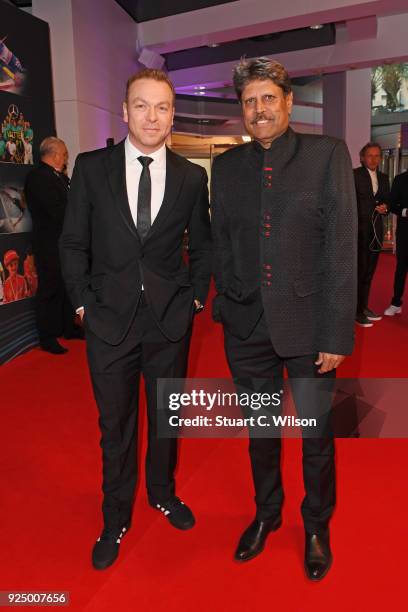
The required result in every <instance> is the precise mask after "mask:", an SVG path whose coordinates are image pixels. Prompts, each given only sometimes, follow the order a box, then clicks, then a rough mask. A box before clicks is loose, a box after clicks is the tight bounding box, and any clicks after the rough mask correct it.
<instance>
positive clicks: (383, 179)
mask: <svg viewBox="0 0 408 612" xmlns="http://www.w3.org/2000/svg"><path fill="white" fill-rule="evenodd" d="M353 172H354V183H355V186H356V195H357V211H358V234H359V242H360V243H362V242H363V243H366V242H367V241H368V242H370V241H371V240H372V238H373V235H374V231H373V225H372V220H373V213H374V211H375V207H376V206H377V205H378V204H387V206H389V202H390V182H389V180H388V176H387V175H386V174H384V173H383V172H380V171H379V170H377V180H378V191H377V193H376V194H373V186H372V182H371V177H370V173H369V171H368V170H367V168H365V167H364V166H360V167H359V168H355V169H354V171H353ZM382 216H383V215H377V216H376V219H375V229H376V233H377V236H378V237H379V238H381V239H382V236H383V222H382Z"/></svg>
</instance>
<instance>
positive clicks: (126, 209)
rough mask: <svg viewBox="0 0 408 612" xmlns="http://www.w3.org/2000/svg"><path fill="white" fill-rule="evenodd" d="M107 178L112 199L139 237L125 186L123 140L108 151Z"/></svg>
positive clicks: (129, 226)
mask: <svg viewBox="0 0 408 612" xmlns="http://www.w3.org/2000/svg"><path fill="white" fill-rule="evenodd" d="M106 166H107V171H108V180H109V184H110V187H111V190H112V194H113V199H114V202H115V204H116V206H117V207H118V211H119V214H120V216H121V217H122V219H123V221H124V222H125V223H126V225H127V226H128V228H129V230H130V231H131V232H132V234H134V235H135V236H136V237H137V238H139V236H138V233H137V230H136V226H135V223H134V221H133V217H132V213H131V211H130V206H129V200H128V196H127V188H126V160H125V141H124V140H123V141H122V142H120V143H119V144H117V145H116V146H115V147H112V149H110V150H109V152H108V157H107V161H106Z"/></svg>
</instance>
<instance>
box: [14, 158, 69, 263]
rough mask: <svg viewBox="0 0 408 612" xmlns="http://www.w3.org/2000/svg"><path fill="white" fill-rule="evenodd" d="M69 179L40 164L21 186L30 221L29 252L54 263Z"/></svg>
mask: <svg viewBox="0 0 408 612" xmlns="http://www.w3.org/2000/svg"><path fill="white" fill-rule="evenodd" d="M68 185H69V179H68V178H67V177H66V176H65V175H64V174H62V173H60V172H57V171H56V170H54V168H52V167H51V166H49V165H48V164H45V163H43V162H41V163H40V164H39V165H38V167H36V168H34V169H33V170H31V172H30V173H29V174H28V175H27V179H26V183H25V188H24V191H25V196H26V200H27V206H28V209H29V211H30V213H31V217H32V221H33V236H32V241H33V250H34V253H35V254H36V255H37V256H41V255H43V256H44V257H47V258H49V261H50V263H52V261H53V260H54V259H55V258H57V259H58V240H59V238H60V236H61V232H62V227H63V223H64V215H65V209H66V205H67V198H68Z"/></svg>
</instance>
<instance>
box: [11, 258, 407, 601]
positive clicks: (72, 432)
mask: <svg viewBox="0 0 408 612" xmlns="http://www.w3.org/2000/svg"><path fill="white" fill-rule="evenodd" d="M393 271H394V259H393V257H392V256H391V255H383V256H382V257H381V261H380V266H379V270H378V273H377V276H376V278H375V286H374V289H373V299H372V303H371V307H372V308H373V309H376V310H379V311H380V312H381V311H383V310H384V308H385V307H386V306H387V305H388V304H389V300H390V298H391V290H392V278H393ZM407 304H408V302H407ZM67 346H68V347H69V349H70V351H69V353H68V354H67V355H65V356H62V357H55V358H51V357H49V356H47V355H46V354H45V353H43V352H41V351H40V350H33V351H31V352H30V353H28V354H26V355H24V356H22V357H20V358H18V359H16V360H15V361H13V362H12V363H10V364H8V365H6V366H4V367H3V368H2V370H1V381H2V382H1V399H2V401H1V405H2V413H1V414H2V425H1V449H2V453H1V454H2V468H1V485H2V487H1V489H2V502H1V506H0V542H1V546H0V551H1V568H0V590H1V591H4V590H13V589H15V590H24V591H28V590H54V591H69V592H70V594H71V606H70V609H73V610H87V611H102V610H107V611H108V610H109V611H116V610H119V611H127V610H142V611H149V612H150V611H152V612H156V611H163V612H172V611H176V610H177V611H178V612H179V611H184V610H186V611H190V610H192V611H194V612H199V611H201V610H202V611H204V610H205V611H207V610H209V609H212V610H216V611H218V610H219V611H221V610H223V611H225V610H227V611H230V610H231V611H237V612H241V611H247V610H248V611H249V610H264V609H271V610H284V611H289V612H291V611H294V612H306V611H309V610H314V611H316V610H324V609H336V610H346V611H347V612H354V611H365V610H382V609H383V608H385V607H387V608H388V609H390V610H397V609H398V610H399V609H402V608H403V605H404V604H403V601H404V599H405V596H403V593H405V580H406V577H405V567H406V563H407V558H408V526H407V521H406V513H407V511H406V503H407V486H406V480H407V478H406V465H407V451H408V443H407V441H405V440H339V441H338V443H337V449H338V454H337V465H338V506H337V511H336V514H335V517H334V520H333V523H332V545H333V551H334V555H335V560H334V565H333V568H332V570H331V571H330V573H329V575H328V576H327V578H326V579H325V580H324V581H323V582H322V583H318V584H312V583H309V582H308V581H307V580H306V578H305V577H304V574H303V569H302V562H303V534H302V526H301V519H300V511H299V505H300V501H301V498H302V495H303V490H302V480H301V469H300V443H299V441H297V440H286V441H285V448H284V462H283V463H284V482H285V490H286V502H285V507H284V517H283V518H284V524H283V527H282V528H281V529H280V530H279V531H278V532H277V533H276V534H273V535H272V536H271V537H270V539H269V541H268V544H267V547H266V549H265V552H264V553H263V554H262V555H261V556H260V557H258V558H257V559H256V560H254V561H252V562H250V563H248V564H246V565H238V564H235V563H234V562H233V561H232V554H233V551H234V548H235V545H236V542H237V539H238V536H239V534H240V532H241V531H242V529H243V528H244V527H245V526H246V525H247V523H248V522H249V521H250V520H251V519H252V516H253V513H254V506H253V502H252V495H253V492H252V485H251V478H250V472H249V462H248V457H247V453H246V442H245V441H244V440H183V441H182V444H181V451H180V464H179V465H180V467H179V471H178V492H179V494H180V495H181V496H182V497H183V498H184V499H185V500H186V501H188V503H190V504H191V506H192V507H193V509H194V511H195V514H196V517H197V525H196V527H195V528H194V529H193V530H191V531H189V532H186V533H184V532H178V531H176V530H174V529H173V528H172V527H171V526H170V525H169V524H168V523H167V521H166V520H165V519H164V518H163V517H162V516H161V515H159V514H158V513H156V512H155V511H153V510H152V509H150V508H149V507H148V506H147V502H146V495H145V488H144V482H143V480H142V482H141V483H140V485H139V488H138V495H137V503H136V507H135V512H134V517H133V526H132V529H131V531H130V532H129V534H128V535H127V536H126V537H125V539H124V541H123V543H122V545H121V554H120V558H119V560H118V562H117V563H116V564H115V565H114V566H113V567H112V568H111V569H109V570H106V571H104V572H96V571H94V570H92V568H91V564H90V551H91V548H92V545H93V542H94V540H95V538H96V537H97V535H98V532H99V530H100V528H101V517H100V512H99V506H100V487H99V483H100V467H101V466H100V450H99V447H98V443H99V433H98V429H97V413H96V408H95V406H94V403H93V399H92V396H91V389H90V384H89V379H88V373H87V367H86V362H85V354H84V346H83V344H82V343H81V342H78V341H74V342H69V343H67ZM407 346H408V306H407V308H406V312H405V313H404V314H403V315H402V316H401V317H399V318H397V317H395V318H394V319H383V320H382V321H380V322H378V323H376V324H375V327H374V328H371V329H361V328H359V329H357V342H356V350H355V353H354V355H353V356H352V357H351V358H349V359H348V360H347V361H346V363H345V364H344V365H343V366H342V368H341V370H340V372H339V374H340V375H342V376H344V377H345V376H362V377H363V376H364V377H376V376H378V377H406V376H408V360H407V354H406V347H407ZM190 375H191V376H200V377H222V376H228V370H227V366H226V363H225V360H224V356H223V346H222V334H221V329H220V327H219V326H218V325H215V324H213V323H212V322H211V321H210V318H209V313H208V308H207V309H206V312H205V313H203V314H202V315H200V317H199V318H198V319H197V325H196V328H195V334H194V341H193V346H192V359H191V368H190ZM144 429H145V428H144ZM142 452H143V450H142ZM142 472H143V470H142Z"/></svg>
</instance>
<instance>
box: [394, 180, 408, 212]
mask: <svg viewBox="0 0 408 612" xmlns="http://www.w3.org/2000/svg"><path fill="white" fill-rule="evenodd" d="M407 206H408V205H407V203H405V206H404V202H403V193H402V191H401V181H400V178H399V176H396V177H395V179H394V180H393V183H392V187H391V196H390V210H391V212H392V213H394V215H397V216H398V217H401V215H402V211H403V210H404V208H407Z"/></svg>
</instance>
